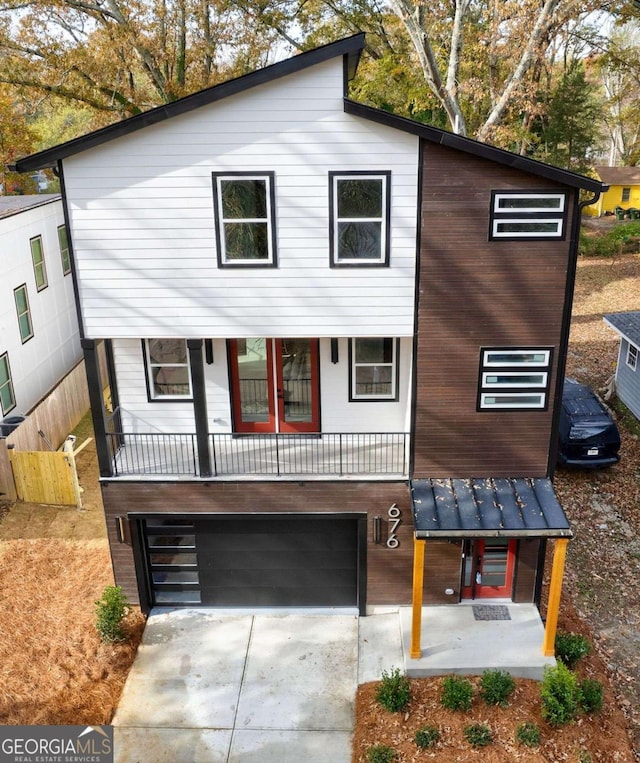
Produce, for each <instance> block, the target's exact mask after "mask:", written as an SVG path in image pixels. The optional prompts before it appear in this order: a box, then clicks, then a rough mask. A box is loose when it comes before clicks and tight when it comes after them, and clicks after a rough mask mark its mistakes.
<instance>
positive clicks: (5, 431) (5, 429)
mask: <svg viewBox="0 0 640 763" xmlns="http://www.w3.org/2000/svg"><path fill="white" fill-rule="evenodd" d="M26 418H27V417H26V416H7V417H6V418H4V419H2V421H0V437H8V436H9V435H10V434H11V432H13V430H14V429H17V428H18V427H19V426H20V424H22V422H23V421H24V420H25V419H26Z"/></svg>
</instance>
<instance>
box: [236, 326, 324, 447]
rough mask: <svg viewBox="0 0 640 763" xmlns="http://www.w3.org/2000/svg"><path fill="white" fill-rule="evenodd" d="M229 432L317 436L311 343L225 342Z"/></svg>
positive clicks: (314, 345)
mask: <svg viewBox="0 0 640 763" xmlns="http://www.w3.org/2000/svg"><path fill="white" fill-rule="evenodd" d="M229 363H230V368H231V385H232V389H231V397H232V406H233V421H234V431H235V432H292V433H295V432H318V431H319V427H320V404H319V395H318V387H319V385H318V340H317V339H266V338H256V339H231V340H230V341H229Z"/></svg>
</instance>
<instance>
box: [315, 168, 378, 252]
mask: <svg viewBox="0 0 640 763" xmlns="http://www.w3.org/2000/svg"><path fill="white" fill-rule="evenodd" d="M390 186H391V173H390V172H388V171H384V172H330V173H329V206H330V209H329V218H330V247H329V248H330V251H331V265H332V266H345V265H346V266H361V265H365V266H371V265H378V266H387V265H389V250H390V246H389V229H390V219H391V203H390V197H391V193H390V190H391V189H390Z"/></svg>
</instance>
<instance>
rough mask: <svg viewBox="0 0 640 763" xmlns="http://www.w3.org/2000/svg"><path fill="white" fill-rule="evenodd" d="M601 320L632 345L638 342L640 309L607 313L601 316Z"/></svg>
mask: <svg viewBox="0 0 640 763" xmlns="http://www.w3.org/2000/svg"><path fill="white" fill-rule="evenodd" d="M602 320H603V321H604V322H605V323H606V324H607V326H609V328H612V329H613V330H614V331H615V332H616V334H618V335H619V336H621V337H622V338H623V339H626V340H627V341H628V342H631V344H634V345H638V344H640V310H633V311H631V312H627V313H607V314H606V315H603V316H602Z"/></svg>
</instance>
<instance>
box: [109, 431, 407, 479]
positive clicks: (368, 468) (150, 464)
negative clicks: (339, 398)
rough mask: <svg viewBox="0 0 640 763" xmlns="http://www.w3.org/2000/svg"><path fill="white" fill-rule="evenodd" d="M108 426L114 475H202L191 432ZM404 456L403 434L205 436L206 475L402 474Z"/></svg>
mask: <svg viewBox="0 0 640 763" xmlns="http://www.w3.org/2000/svg"><path fill="white" fill-rule="evenodd" d="M110 429H111V431H109V432H108V434H107V438H108V445H109V452H110V453H111V457H112V463H113V473H114V476H128V475H146V476H157V475H165V476H193V477H199V476H201V475H200V470H199V465H198V464H199V461H198V449H197V438H196V435H195V434H160V433H155V432H154V433H146V434H140V433H135V434H134V433H127V432H119V431H113V429H112V428H110ZM408 454H409V435H408V434H407V433H405V432H379V433H366V434H353V433H346V434H345V433H327V432H322V433H321V434H320V433H319V434H249V435H241V436H238V435H233V434H215V435H209V455H210V462H211V469H212V475H211V476H217V477H223V476H237V477H241V476H243V475H246V476H287V475H290V476H298V475H299V476H303V475H304V476H313V477H331V476H336V477H349V476H378V477H387V476H388V477H406V475H407V473H408Z"/></svg>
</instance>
